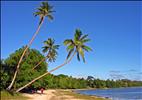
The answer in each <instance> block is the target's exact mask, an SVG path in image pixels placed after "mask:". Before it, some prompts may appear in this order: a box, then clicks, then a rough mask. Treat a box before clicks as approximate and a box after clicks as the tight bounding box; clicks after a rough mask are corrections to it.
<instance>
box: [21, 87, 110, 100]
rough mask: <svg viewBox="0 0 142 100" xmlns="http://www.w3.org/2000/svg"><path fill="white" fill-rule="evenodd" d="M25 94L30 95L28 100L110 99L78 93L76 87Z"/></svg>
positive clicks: (25, 94)
mask: <svg viewBox="0 0 142 100" xmlns="http://www.w3.org/2000/svg"><path fill="white" fill-rule="evenodd" d="M23 96H26V97H28V98H29V99H27V100H110V99H108V98H104V97H99V96H92V95H84V94H80V93H76V92H75V91H74V89H48V90H45V91H44V94H40V92H39V93H35V94H27V93H23Z"/></svg>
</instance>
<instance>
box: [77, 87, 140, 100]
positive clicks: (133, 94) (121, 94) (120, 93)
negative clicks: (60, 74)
mask: <svg viewBox="0 0 142 100" xmlns="http://www.w3.org/2000/svg"><path fill="white" fill-rule="evenodd" d="M76 92H78V93H80V94H86V95H96V96H101V97H108V98H111V99H112V100H142V87H130V88H113V89H97V90H77V91H76Z"/></svg>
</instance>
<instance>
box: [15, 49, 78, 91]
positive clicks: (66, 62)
mask: <svg viewBox="0 0 142 100" xmlns="http://www.w3.org/2000/svg"><path fill="white" fill-rule="evenodd" d="M75 54H76V51H75V52H74V54H73V55H72V56H71V58H70V59H69V60H68V61H67V60H66V61H65V62H64V63H63V64H61V65H60V66H57V67H56V68H54V69H52V70H51V71H49V72H46V73H44V74H42V75H41V76H39V77H37V78H35V79H34V80H32V81H31V82H29V83H27V84H26V85H24V86H23V87H21V88H19V89H17V90H16V92H19V91H21V90H22V89H24V88H25V87H27V86H29V85H30V84H32V83H34V82H35V81H36V80H39V79H40V78H42V77H44V76H45V75H47V74H49V73H51V72H53V71H55V70H57V69H59V68H61V67H63V66H64V65H66V64H68V63H69V62H70V61H71V60H72V58H73V57H74V55H75Z"/></svg>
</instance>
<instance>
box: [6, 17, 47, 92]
mask: <svg viewBox="0 0 142 100" xmlns="http://www.w3.org/2000/svg"><path fill="white" fill-rule="evenodd" d="M43 21H44V18H42V19H41V20H40V24H39V26H38V28H37V30H36V32H35V34H34V35H33V37H32V39H31V40H30V42H29V44H28V45H27V46H26V48H25V50H24V52H23V54H22V56H21V58H20V60H19V62H18V65H17V67H16V71H15V73H14V77H13V79H12V81H11V83H10V85H9V86H8V88H7V90H10V89H11V88H12V86H13V84H14V81H15V79H16V76H17V73H18V69H19V67H20V64H21V62H22V59H23V57H24V55H25V53H26V51H27V50H28V48H29V47H30V46H31V44H32V42H33V40H34V39H35V37H36V36H37V34H38V32H39V30H40V27H41V25H42V23H43Z"/></svg>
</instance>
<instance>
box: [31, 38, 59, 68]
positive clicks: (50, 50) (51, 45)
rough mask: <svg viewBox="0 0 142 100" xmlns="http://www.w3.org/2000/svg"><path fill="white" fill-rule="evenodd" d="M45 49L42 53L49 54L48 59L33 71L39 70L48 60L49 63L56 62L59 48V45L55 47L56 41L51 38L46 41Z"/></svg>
mask: <svg viewBox="0 0 142 100" xmlns="http://www.w3.org/2000/svg"><path fill="white" fill-rule="evenodd" d="M44 45H45V46H44V47H42V48H43V50H42V52H43V53H47V55H46V57H45V58H43V59H42V60H41V61H40V62H39V63H38V64H37V65H35V66H34V67H33V69H32V70H34V69H35V68H37V67H38V66H39V65H40V64H41V63H42V62H43V61H45V60H46V59H48V62H55V60H56V57H57V54H58V53H57V49H58V48H59V45H55V41H54V39H51V38H49V39H48V40H47V41H44Z"/></svg>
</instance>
